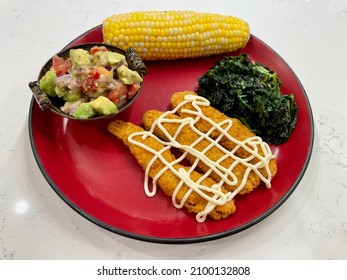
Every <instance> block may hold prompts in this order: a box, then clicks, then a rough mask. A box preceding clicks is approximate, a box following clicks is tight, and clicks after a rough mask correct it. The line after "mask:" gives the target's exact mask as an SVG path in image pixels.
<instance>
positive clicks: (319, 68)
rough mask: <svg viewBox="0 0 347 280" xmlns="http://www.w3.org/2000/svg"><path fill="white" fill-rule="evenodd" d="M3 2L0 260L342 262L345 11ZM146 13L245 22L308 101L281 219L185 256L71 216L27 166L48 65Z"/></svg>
mask: <svg viewBox="0 0 347 280" xmlns="http://www.w3.org/2000/svg"><path fill="white" fill-rule="evenodd" d="M0 2H1V9H0V34H1V46H0V48H1V51H0V56H1V67H0V80H1V87H2V90H1V94H0V99H1V101H0V108H1V113H2V118H1V119H0V123H1V126H0V128H1V130H0V154H1V158H0V171H1V177H0V259H347V175H346V174H347V133H346V124H347V111H346V104H347V94H346V88H347V79H346V69H345V68H346V63H347V36H346V34H347V1H345V0H336V1H324V0H311V1H310V0H293V1H284V0H282V1H275V0H266V1H255V0H254V1H252V0H242V1H241V0H239V1H191V0H184V1H180V0H179V1H155V0H146V1H107V0H99V1H80V0H69V1H67V0H62V1H55V2H53V1H48V0H34V1H20V0H11V1H9V0H0ZM196 3H199V4H196ZM152 9H155V10H170V9H181V10H191V9H194V10H197V11H207V12H217V13H224V14H231V15H235V16H239V17H241V18H243V19H245V20H246V21H248V22H249V24H250V26H251V32H252V33H253V34H254V35H255V36H257V37H258V38H260V39H262V40H263V41H264V42H265V43H267V44H268V45H270V46H271V47H272V48H273V49H274V50H275V51H276V52H278V53H279V54H280V55H281V56H282V57H283V58H284V59H285V60H286V61H287V63H288V64H289V65H290V66H291V68H292V69H293V70H294V71H295V73H296V74H297V76H298V77H299V79H300V80H301V82H302V84H303V86H304V88H305V90H306V92H307V95H308V98H309V100H310V103H311V106H312V110H313V116H314V124H315V126H314V129H315V139H314V147H313V152H312V157H311V161H310V164H309V166H308V169H307V171H306V173H305V175H304V177H303V179H302V181H301V182H300V184H299V186H298V187H297V189H296V190H295V191H294V193H293V194H292V195H291V196H290V197H289V199H288V200H287V201H286V202H285V203H284V204H283V205H282V206H281V207H280V208H279V209H278V210H277V211H275V212H274V213H273V214H272V215H270V216H269V217H268V218H266V219H265V220H263V221H262V222H260V223H258V224H257V225H255V226H253V227H251V228H249V229H247V230H245V231H242V232H240V233H238V234H235V235H232V236H229V237H226V238H222V239H219V240H215V241H210V242H205V243H196V244H187V245H163V244H153V243H147V242H142V241H137V240H133V239H130V238H126V237H122V236H119V235H117V234H114V233H111V232H109V231H107V230H104V229H102V228H100V227H98V226H96V225H95V224H93V223H91V222H89V221H87V220H86V219H84V218H83V217H82V216H80V215H79V214H77V213H76V212H75V211H73V210H72V209H71V208H70V207H68V206H67V205H66V204H65V203H64V202H63V201H62V200H61V199H60V198H59V197H58V196H57V195H56V194H55V192H54V191H53V190H52V188H51V187H50V186H49V184H48V183H47V182H46V180H45V179H44V177H43V176H42V174H41V172H40V170H39V168H38V166H37V164H36V162H35V159H34V156H33V153H32V150H31V146H30V142H29V134H28V113H29V105H30V101H31V94H30V92H29V88H28V82H29V81H31V80H33V79H35V78H36V76H37V73H38V70H39V69H40V67H41V66H42V65H43V63H44V62H46V60H47V58H48V57H50V56H51V55H52V54H53V53H55V52H57V51H59V50H60V49H62V48H63V47H64V46H65V45H66V44H67V43H69V42H70V41H71V40H73V39H74V38H75V37H77V36H78V35H80V34H81V33H83V32H85V31H87V30H89V29H90V28H92V27H94V26H96V25H99V24H101V22H102V20H103V19H104V18H106V17H107V16H109V15H111V14H114V13H120V12H125V11H134V10H152Z"/></svg>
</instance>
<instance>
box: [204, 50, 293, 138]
mask: <svg viewBox="0 0 347 280" xmlns="http://www.w3.org/2000/svg"><path fill="white" fill-rule="evenodd" d="M198 84H199V86H198V88H197V94H199V95H201V96H203V97H205V98H207V99H208V100H209V101H210V103H211V106H213V107H215V108H217V109H218V110H220V111H221V112H223V113H225V114H226V115H228V116H230V117H233V118H238V119H240V120H241V121H242V122H243V123H244V124H245V125H246V126H247V127H248V128H249V129H251V130H252V131H253V132H254V133H255V134H257V135H259V136H261V137H262V138H263V140H265V141H266V142H269V143H272V144H280V143H283V142H285V141H287V140H288V138H289V137H290V134H291V132H292V130H293V128H294V127H295V124H296V121H297V111H298V107H297V104H296V102H295V99H294V95H293V94H288V95H284V94H282V93H281V90H280V86H281V82H280V81H279V79H278V76H277V74H276V73H275V72H274V71H272V70H270V69H269V68H267V67H265V66H264V65H262V64H260V63H257V62H255V63H252V62H250V61H249V59H248V56H247V55H246V54H241V55H239V56H229V57H226V58H225V59H223V60H220V61H217V63H216V65H215V66H214V67H212V68H210V69H209V70H208V71H207V72H206V73H205V74H203V75H202V76H201V77H200V78H199V80H198Z"/></svg>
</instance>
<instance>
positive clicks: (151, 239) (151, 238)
mask: <svg viewBox="0 0 347 280" xmlns="http://www.w3.org/2000/svg"><path fill="white" fill-rule="evenodd" d="M101 26H102V24H99V25H97V26H95V27H93V28H90V29H89V30H87V31H85V32H84V33H82V34H81V35H79V36H78V37H76V38H75V39H73V40H72V41H71V42H70V43H68V44H67V45H66V46H65V47H64V48H63V49H65V48H66V47H68V46H70V45H71V44H73V43H74V42H75V41H77V40H79V39H81V38H82V37H83V36H85V35H86V34H89V33H90V32H92V31H94V30H96V29H99V28H100V27H101ZM250 36H251V37H253V38H255V39H256V40H258V41H259V42H261V43H262V44H264V45H265V46H266V47H267V48H269V49H270V50H271V51H272V52H273V53H275V54H276V55H277V56H278V57H279V58H280V59H281V60H282V62H283V63H284V64H285V65H286V67H287V69H288V70H289V71H290V72H291V73H292V75H293V76H294V78H295V79H296V81H297V82H298V84H299V86H300V88H301V90H302V93H303V95H304V98H305V101H306V104H307V108H308V113H309V119H310V123H311V126H310V141H309V149H308V153H307V156H306V159H305V162H304V165H303V167H302V169H301V171H300V173H299V174H298V176H297V178H296V179H295V181H294V183H293V184H292V186H291V187H290V188H289V189H288V191H287V192H286V193H285V194H284V195H283V196H282V197H281V199H280V200H279V201H278V202H277V203H276V204H274V205H273V206H272V207H271V208H270V209H268V210H267V211H266V212H264V213H263V214H261V215H260V216H258V217H256V218H254V219H253V220H251V221H249V222H248V223H246V224H244V225H242V226H239V227H236V228H233V229H229V230H225V231H222V232H219V233H214V234H209V235H205V236H197V237H187V238H169V237H154V236H148V235H144V234H138V233H134V232H130V231H127V230H124V229H119V228H117V227H114V226H111V225H109V224H107V223H105V222H103V221H101V220H99V219H98V218H96V217H94V216H93V215H91V214H89V213H88V212H86V211H85V210H83V209H81V208H80V207H78V206H77V205H76V204H75V203H74V202H73V201H71V200H70V199H68V198H67V197H66V196H65V195H64V193H63V192H62V191H61V190H60V189H59V187H58V186H57V185H56V184H55V182H54V181H53V180H52V178H51V177H50V176H49V174H48V173H47V171H46V170H45V168H44V166H43V164H42V161H41V158H40V155H39V153H38V151H37V148H36V145H35V139H34V131H33V107H34V106H35V99H34V97H32V98H31V102H30V107H29V114H28V115H29V117H28V132H29V140H30V146H31V149H32V152H33V155H34V158H35V161H36V163H37V165H38V167H39V169H40V172H41V173H42V175H43V177H44V178H45V179H46V181H47V182H48V184H49V185H50V187H51V188H52V189H53V190H54V192H55V193H56V194H57V195H58V196H59V197H60V198H61V199H62V200H63V201H64V202H65V203H66V204H67V205H68V206H69V207H70V208H72V209H73V210H74V211H75V212H77V213H78V214H79V215H81V216H82V217H84V218H86V219H87V220H89V221H90V222H92V223H94V224H95V225H97V226H100V227H102V228H104V229H106V230H108V231H110V232H112V233H117V234H119V235H121V236H124V237H128V238H131V239H135V240H140V241H146V242H151V243H160V244H191V243H200V242H207V241H212V240H217V239H221V238H224V237H227V236H230V235H233V234H236V233H239V232H241V231H244V230H246V229H248V228H250V227H252V226H254V225H256V224H258V223H259V222H260V221H262V220H264V219H265V218H267V217H268V216H270V215H271V214H272V213H273V212H274V211H276V210H277V209H278V208H279V207H280V206H281V205H282V204H283V203H284V202H285V201H286V200H287V199H288V198H289V197H290V196H291V194H292V193H293V192H294V191H295V190H296V188H297V186H298V185H299V183H300V181H301V180H302V178H303V176H304V175H305V173H306V170H307V168H308V165H309V162H310V159H311V156H312V151H313V145H314V135H315V131H314V118H313V112H312V107H311V104H310V101H309V99H308V96H307V93H306V91H305V88H304V87H303V85H302V83H301V81H300V80H299V78H298V76H297V75H296V74H295V72H294V71H293V69H292V68H291V67H290V66H289V64H288V63H287V62H286V61H285V60H284V59H283V58H282V56H280V55H279V54H278V53H277V52H276V51H275V50H274V49H273V48H271V47H270V46H269V45H267V44H266V43H265V42H264V41H262V40H261V39H259V38H258V37H256V36H254V35H253V34H251V35H250ZM63 49H62V50H63Z"/></svg>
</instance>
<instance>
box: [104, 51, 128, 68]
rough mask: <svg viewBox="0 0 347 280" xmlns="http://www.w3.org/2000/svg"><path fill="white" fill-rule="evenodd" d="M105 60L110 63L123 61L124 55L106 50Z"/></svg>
mask: <svg viewBox="0 0 347 280" xmlns="http://www.w3.org/2000/svg"><path fill="white" fill-rule="evenodd" d="M107 62H108V63H109V64H111V65H112V64H117V63H119V62H125V56H124V55H122V54H120V53H116V52H107Z"/></svg>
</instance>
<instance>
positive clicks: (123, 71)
mask: <svg viewBox="0 0 347 280" xmlns="http://www.w3.org/2000/svg"><path fill="white" fill-rule="evenodd" d="M117 73H118V78H119V79H120V80H121V81H122V82H123V83H124V84H126V85H131V84H133V83H135V82H142V78H141V76H140V75H139V73H137V72H136V71H133V70H131V69H129V68H128V67H126V66H125V65H121V66H119V67H118V68H117Z"/></svg>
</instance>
